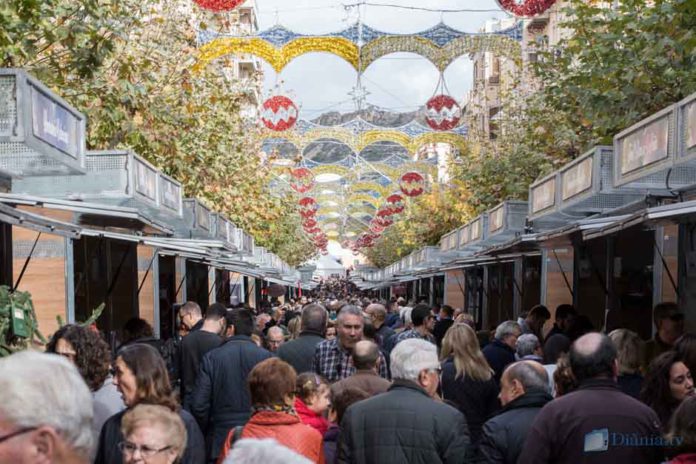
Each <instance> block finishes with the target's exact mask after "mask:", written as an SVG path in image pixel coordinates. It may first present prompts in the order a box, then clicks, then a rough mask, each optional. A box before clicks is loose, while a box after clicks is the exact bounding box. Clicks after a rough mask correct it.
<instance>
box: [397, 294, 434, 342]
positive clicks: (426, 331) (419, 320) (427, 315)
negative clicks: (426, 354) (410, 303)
mask: <svg viewBox="0 0 696 464" xmlns="http://www.w3.org/2000/svg"><path fill="white" fill-rule="evenodd" d="M411 322H412V323H413V328H412V329H410V330H404V331H403V332H401V333H400V334H398V335H396V339H395V341H394V346H396V345H398V344H399V343H401V342H402V341H404V340H408V339H409V338H420V339H422V340H425V341H428V342H430V343H432V344H436V342H435V337H433V334H432V332H433V326H434V325H435V317H433V315H432V313H431V312H430V307H429V306H428V305H426V304H418V305H416V307H415V308H413V310H412V311H411Z"/></svg>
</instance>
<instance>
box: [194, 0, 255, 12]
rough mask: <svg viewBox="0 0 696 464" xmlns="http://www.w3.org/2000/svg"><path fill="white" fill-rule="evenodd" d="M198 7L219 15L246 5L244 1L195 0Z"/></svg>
mask: <svg viewBox="0 0 696 464" xmlns="http://www.w3.org/2000/svg"><path fill="white" fill-rule="evenodd" d="M193 1H194V2H195V3H196V5H198V6H200V7H201V8H203V9H206V10H209V11H213V12H215V13H219V12H221V11H230V10H234V9H235V8H237V7H238V6H239V5H241V4H242V3H244V0H193Z"/></svg>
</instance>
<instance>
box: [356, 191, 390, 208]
mask: <svg viewBox="0 0 696 464" xmlns="http://www.w3.org/2000/svg"><path fill="white" fill-rule="evenodd" d="M360 202H365V203H369V204H370V205H372V206H374V207H375V208H379V207H380V205H381V204H382V200H381V198H375V197H373V196H372V195H368V194H366V193H354V194H352V195H350V196H349V197H348V203H349V204H351V205H358V204H359V203H360Z"/></svg>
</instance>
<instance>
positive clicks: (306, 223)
mask: <svg viewBox="0 0 696 464" xmlns="http://www.w3.org/2000/svg"><path fill="white" fill-rule="evenodd" d="M316 226H317V221H315V220H314V219H311V218H310V219H305V220H304V221H303V222H302V227H304V228H305V229H313V228H315V227H316Z"/></svg>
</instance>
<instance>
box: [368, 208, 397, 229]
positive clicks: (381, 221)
mask: <svg viewBox="0 0 696 464" xmlns="http://www.w3.org/2000/svg"><path fill="white" fill-rule="evenodd" d="M380 211H381V210H380ZM389 216H391V214H389V215H387V217H381V216H379V211H378V212H377V217H376V218H374V219H373V220H372V222H373V223H374V224H377V225H378V226H381V227H382V228H385V229H386V228H387V227H389V226H390V225H392V224H394V220H393V219H390V218H389Z"/></svg>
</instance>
